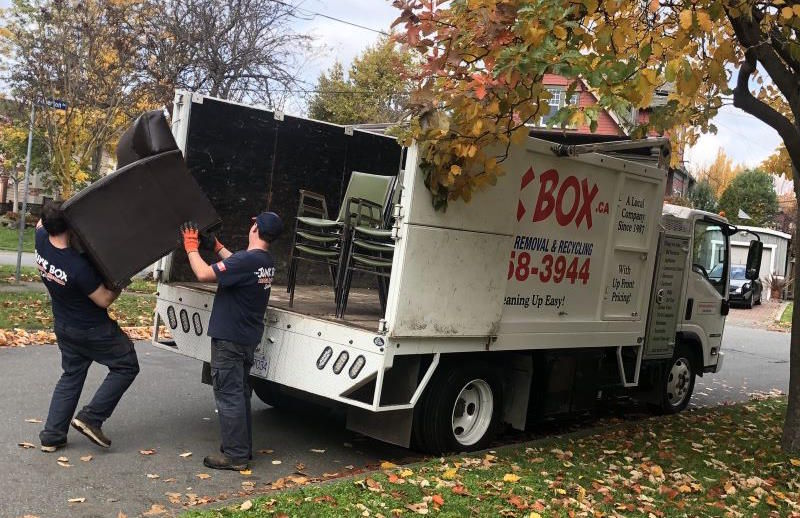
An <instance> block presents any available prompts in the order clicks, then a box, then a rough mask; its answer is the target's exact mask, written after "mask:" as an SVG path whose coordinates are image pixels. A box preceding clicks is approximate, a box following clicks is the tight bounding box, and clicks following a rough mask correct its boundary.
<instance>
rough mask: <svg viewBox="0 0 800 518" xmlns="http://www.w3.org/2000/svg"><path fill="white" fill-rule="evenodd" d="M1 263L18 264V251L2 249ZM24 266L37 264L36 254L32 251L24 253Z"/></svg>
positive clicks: (0, 251)
mask: <svg viewBox="0 0 800 518" xmlns="http://www.w3.org/2000/svg"><path fill="white" fill-rule="evenodd" d="M0 264H10V265H14V266H16V264H17V252H15V251H13V250H0ZM22 266H36V261H35V260H34V255H33V254H32V253H30V252H23V253H22Z"/></svg>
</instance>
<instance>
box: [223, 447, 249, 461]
mask: <svg viewBox="0 0 800 518" xmlns="http://www.w3.org/2000/svg"><path fill="white" fill-rule="evenodd" d="M219 452H220V453H222V454H223V455H224V454H225V449H224V448H223V447H222V445H221V444H220V445H219ZM247 460H253V454H252V453H251V454H250V455H248V456H247Z"/></svg>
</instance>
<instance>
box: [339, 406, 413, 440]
mask: <svg viewBox="0 0 800 518" xmlns="http://www.w3.org/2000/svg"><path fill="white" fill-rule="evenodd" d="M413 420H414V410H413V409H408V410H392V411H389V412H371V411H369V410H364V409H362V408H356V407H350V408H348V409H347V429H348V430H352V431H353V432H358V433H361V434H364V435H366V436H368V437H372V438H373V439H378V440H379V441H383V442H388V443H390V444H396V445H397V446H402V447H403V448H408V447H409V445H410V444H411V425H412V423H413Z"/></svg>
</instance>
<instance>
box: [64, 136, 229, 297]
mask: <svg viewBox="0 0 800 518" xmlns="http://www.w3.org/2000/svg"><path fill="white" fill-rule="evenodd" d="M63 209H64V216H65V218H66V219H67V221H68V222H69V224H70V227H71V228H72V230H73V232H74V233H75V234H76V235H77V236H78V238H79V240H80V242H81V244H82V246H83V248H84V249H85V251H86V253H87V254H88V256H89V258H90V259H91V261H92V262H93V263H94V265H95V266H96V267H97V269H98V270H99V272H100V273H101V275H102V276H103V277H104V279H105V281H106V283H107V284H108V285H109V286H111V287H121V286H123V285H124V284H125V282H126V281H128V280H129V279H130V278H131V277H132V276H133V275H135V274H137V273H139V272H140V271H142V270H143V269H144V268H147V267H148V266H149V265H151V264H153V263H154V262H155V261H157V260H158V259H160V258H161V257H163V256H164V255H165V254H167V253H169V252H171V251H172V250H173V249H175V248H176V247H178V246H179V245H180V239H179V237H180V236H179V233H178V227H179V226H180V225H181V223H183V222H185V221H188V220H192V221H195V222H196V223H198V225H199V226H200V227H201V228H208V227H211V226H213V225H215V224H216V223H218V222H219V217H218V216H217V213H216V211H215V210H214V208H213V207H212V206H211V203H210V202H209V201H208V198H207V197H206V195H205V194H204V193H203V191H201V190H200V187H199V186H198V185H197V182H195V181H194V179H193V178H192V177H191V175H189V173H188V171H187V169H186V165H185V164H184V161H183V156H182V155H181V152H180V151H179V150H177V149H176V150H175V151H169V152H165V153H161V154H158V155H155V156H151V157H148V158H145V159H142V160H138V161H136V162H133V163H131V164H129V165H127V166H125V167H123V168H121V169H118V170H117V171H115V172H114V173H112V174H110V175H108V176H106V177H104V178H102V179H100V180H98V181H97V182H95V183H93V184H92V185H90V186H89V187H87V188H86V189H83V190H82V191H81V192H79V193H78V194H76V195H75V196H73V197H72V198H70V199H69V200H68V201H67V202H65V203H64V206H63Z"/></svg>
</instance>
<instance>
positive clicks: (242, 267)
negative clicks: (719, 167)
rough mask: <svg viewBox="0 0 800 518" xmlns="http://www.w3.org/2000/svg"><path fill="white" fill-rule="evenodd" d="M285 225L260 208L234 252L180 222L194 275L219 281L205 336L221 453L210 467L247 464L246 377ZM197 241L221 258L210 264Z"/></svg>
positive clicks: (250, 449)
mask: <svg viewBox="0 0 800 518" xmlns="http://www.w3.org/2000/svg"><path fill="white" fill-rule="evenodd" d="M282 230H283V223H282V222H281V218H280V217H278V215H277V214H275V213H274V212H263V213H261V214H259V215H258V216H257V217H255V218H253V224H252V226H251V227H250V232H249V234H248V246H247V250H243V251H239V252H236V253H235V254H232V253H231V252H230V251H229V250H228V249H227V248H225V247H224V246H222V245H221V244H220V242H219V241H218V240H217V239H216V237H214V236H201V235H200V234H199V233H198V230H197V225H195V224H193V223H185V224H183V225H182V226H181V234H182V236H183V246H184V249H185V250H186V254H187V256H188V257H189V264H190V265H191V267H192V271H193V272H194V274H195V276H197V279H198V280H199V281H201V282H213V281H217V285H218V286H217V294H216V296H215V297H214V306H213V307H212V309H211V319H210V321H209V323H208V335H209V336H210V337H211V379H212V384H213V387H214V399H215V400H216V403H217V412H218V413H219V424H220V431H221V434H222V447H221V453H222V455H209V456H208V457H206V458H205V459H203V464H205V465H206V466H207V467H209V468H213V469H232V470H243V469H247V467H248V464H249V460H250V459H251V458H252V456H253V428H252V422H251V417H250V396H251V393H252V391H251V389H250V383H249V381H248V377H249V375H250V368H251V367H252V366H253V354H254V353H255V350H256V347H257V346H258V344H259V342H260V341H261V336H262V335H263V333H264V314H265V313H266V310H267V303H268V302H269V294H270V289H271V286H272V278H273V277H274V276H275V264H274V262H273V261H272V255H271V254H270V253H269V246H270V243H272V241H274V240H275V239H276V238H277V237H278V236H279V235H280V233H281V231H282ZM201 241H203V244H204V245H205V247H207V248H209V249H213V250H214V252H216V253H217V255H218V256H219V257H220V258H221V259H222V260H221V261H219V262H217V263H215V264H212V265H210V266H209V265H208V264H207V263H206V262H205V261H204V260H203V258H202V257H200V254H199V252H198V248H199V247H200V246H201V243H200V242H201Z"/></svg>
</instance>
